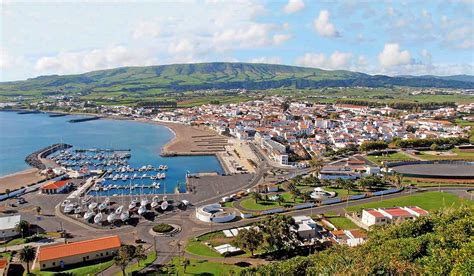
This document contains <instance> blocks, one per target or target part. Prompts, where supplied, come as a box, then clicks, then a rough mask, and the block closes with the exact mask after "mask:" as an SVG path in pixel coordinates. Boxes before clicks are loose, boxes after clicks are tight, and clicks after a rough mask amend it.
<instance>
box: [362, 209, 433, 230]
mask: <svg viewBox="0 0 474 276" xmlns="http://www.w3.org/2000/svg"><path fill="white" fill-rule="evenodd" d="M426 215H428V211H426V210H424V209H422V208H420V207H418V206H410V207H391V208H378V209H364V210H362V218H361V221H362V223H363V224H365V225H367V226H372V225H384V224H390V223H399V222H403V221H406V220H415V219H417V218H419V217H421V216H426Z"/></svg>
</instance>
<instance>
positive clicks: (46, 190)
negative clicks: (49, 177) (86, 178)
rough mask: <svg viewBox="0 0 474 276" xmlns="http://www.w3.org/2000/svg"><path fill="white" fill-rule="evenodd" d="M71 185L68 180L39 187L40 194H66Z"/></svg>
mask: <svg viewBox="0 0 474 276" xmlns="http://www.w3.org/2000/svg"><path fill="white" fill-rule="evenodd" d="M71 186H72V183H71V182H70V180H69V179H65V180H59V181H54V182H50V183H48V184H45V185H43V187H41V193H43V194H61V193H66V192H68V191H69V189H70V188H71Z"/></svg>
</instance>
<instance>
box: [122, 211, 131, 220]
mask: <svg viewBox="0 0 474 276" xmlns="http://www.w3.org/2000/svg"><path fill="white" fill-rule="evenodd" d="M129 218H130V214H129V213H128V212H124V213H122V214H120V220H121V221H123V222H125V221H127V220H128V219H129Z"/></svg>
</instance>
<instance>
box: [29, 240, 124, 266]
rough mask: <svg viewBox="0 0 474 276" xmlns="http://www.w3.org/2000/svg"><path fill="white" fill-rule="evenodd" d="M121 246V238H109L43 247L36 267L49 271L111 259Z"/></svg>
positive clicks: (40, 249)
mask: <svg viewBox="0 0 474 276" xmlns="http://www.w3.org/2000/svg"><path fill="white" fill-rule="evenodd" d="M120 246H121V241H120V237H119V236H117V235H116V236H109V237H103V238H97V239H92V240H85V241H79V242H73V243H68V244H59V245H52V246H43V247H40V248H39V251H38V255H37V257H36V262H35V265H36V267H37V268H39V269H49V268H53V267H61V268H64V267H65V266H68V265H72V264H77V263H83V262H88V261H93V260H99V259H105V258H111V257H112V256H113V255H115V254H116V253H117V250H118V249H119V248H120Z"/></svg>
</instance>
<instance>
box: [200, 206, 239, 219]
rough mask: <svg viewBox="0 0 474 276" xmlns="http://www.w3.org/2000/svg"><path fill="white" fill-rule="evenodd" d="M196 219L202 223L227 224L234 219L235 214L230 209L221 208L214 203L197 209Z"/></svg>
mask: <svg viewBox="0 0 474 276" xmlns="http://www.w3.org/2000/svg"><path fill="white" fill-rule="evenodd" d="M196 218H198V219H199V220H200V221H204V222H217V223H222V222H229V221H231V220H233V219H234V218H235V212H234V211H233V210H231V209H230V208H223V207H222V206H221V205H220V204H219V203H215V204H209V205H204V206H201V207H199V208H197V209H196Z"/></svg>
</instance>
